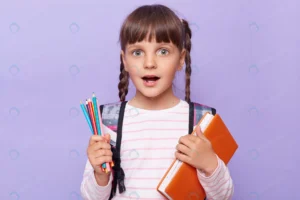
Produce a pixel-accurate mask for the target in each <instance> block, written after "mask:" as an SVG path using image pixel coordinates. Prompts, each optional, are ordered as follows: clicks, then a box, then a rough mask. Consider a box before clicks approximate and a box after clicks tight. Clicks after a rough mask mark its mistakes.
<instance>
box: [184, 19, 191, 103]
mask: <svg viewBox="0 0 300 200" xmlns="http://www.w3.org/2000/svg"><path fill="white" fill-rule="evenodd" d="M182 23H183V28H184V34H185V37H184V48H185V49H186V56H185V65H186V68H185V100H186V101H187V102H190V101H191V99H190V95H191V90H190V84H191V74H192V68H191V55H190V52H191V48H192V43H191V38H192V32H191V29H190V27H189V23H188V22H187V21H186V20H184V19H182Z"/></svg>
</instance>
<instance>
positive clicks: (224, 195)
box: [197, 156, 234, 200]
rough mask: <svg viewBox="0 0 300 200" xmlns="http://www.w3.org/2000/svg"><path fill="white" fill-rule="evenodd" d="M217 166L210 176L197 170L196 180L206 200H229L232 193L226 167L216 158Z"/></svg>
mask: <svg viewBox="0 0 300 200" xmlns="http://www.w3.org/2000/svg"><path fill="white" fill-rule="evenodd" d="M217 158H218V166H217V168H216V169H215V171H214V172H213V173H212V174H211V175H210V176H208V177H207V176H205V174H204V173H202V172H200V171H199V170H197V175H198V179H199V181H200V183H201V185H202V187H203V189H204V190H205V192H206V199H207V200H230V199H231V198H232V196H233V193H234V187H233V182H232V179H231V176H230V172H229V169H228V167H227V166H226V165H225V163H224V162H223V160H221V159H220V158H219V157H218V156H217Z"/></svg>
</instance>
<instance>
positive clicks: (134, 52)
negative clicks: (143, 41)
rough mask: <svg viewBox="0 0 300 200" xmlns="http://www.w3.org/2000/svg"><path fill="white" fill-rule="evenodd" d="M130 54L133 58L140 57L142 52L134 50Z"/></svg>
mask: <svg viewBox="0 0 300 200" xmlns="http://www.w3.org/2000/svg"><path fill="white" fill-rule="evenodd" d="M132 54H133V55H134V56H140V55H141V54H142V51H141V50H134V51H132Z"/></svg>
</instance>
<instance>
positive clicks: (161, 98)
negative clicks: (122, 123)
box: [128, 87, 180, 110]
mask: <svg viewBox="0 0 300 200" xmlns="http://www.w3.org/2000/svg"><path fill="white" fill-rule="evenodd" d="M179 101H180V99H179V98H178V97H176V96H175V95H174V93H173V90H172V87H170V88H169V89H168V90H167V91H165V92H164V93H162V94H160V95H158V96H156V97H147V96H144V95H143V94H142V93H141V92H140V91H138V90H136V94H135V96H134V97H133V98H132V99H131V100H130V101H129V102H128V104H129V105H132V106H134V107H137V108H141V109H146V110H163V109H168V108H171V107H173V106H175V105H177V104H178V103H179Z"/></svg>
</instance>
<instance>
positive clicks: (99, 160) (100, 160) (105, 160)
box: [93, 156, 112, 165]
mask: <svg viewBox="0 0 300 200" xmlns="http://www.w3.org/2000/svg"><path fill="white" fill-rule="evenodd" d="M111 161H112V157H111V156H101V157H98V158H95V159H94V163H93V164H94V165H102V164H103V163H109V162H111Z"/></svg>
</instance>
